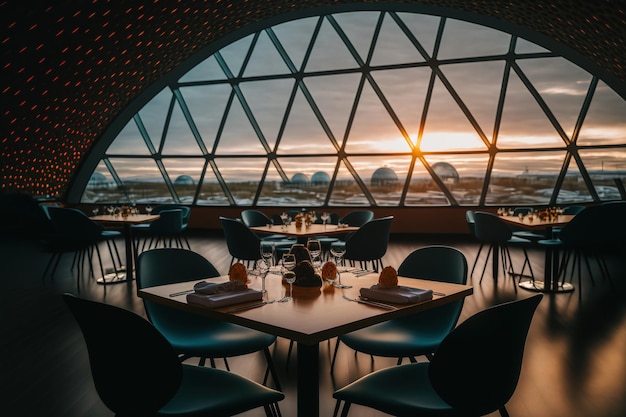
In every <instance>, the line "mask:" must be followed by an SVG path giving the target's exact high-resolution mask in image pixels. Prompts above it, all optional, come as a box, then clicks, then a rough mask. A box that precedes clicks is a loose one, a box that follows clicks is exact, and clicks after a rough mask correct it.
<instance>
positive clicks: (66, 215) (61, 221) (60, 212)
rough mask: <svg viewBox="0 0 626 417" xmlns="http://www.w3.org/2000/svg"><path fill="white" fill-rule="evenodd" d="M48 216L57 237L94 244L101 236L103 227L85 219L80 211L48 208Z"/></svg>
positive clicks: (66, 208) (85, 216) (84, 215)
mask: <svg viewBox="0 0 626 417" xmlns="http://www.w3.org/2000/svg"><path fill="white" fill-rule="evenodd" d="M47 211H48V215H49V216H50V220H51V221H52V224H53V225H54V229H55V233H56V234H57V236H59V237H61V238H63V239H67V240H71V241H77V242H95V241H97V240H99V239H100V238H101V236H102V230H104V227H103V226H102V225H101V224H99V223H96V222H94V221H92V220H90V219H89V217H87V215H86V214H85V213H83V212H82V211H80V210H78V209H75V208H70V207H48V210H47Z"/></svg>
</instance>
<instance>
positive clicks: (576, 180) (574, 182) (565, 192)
mask: <svg viewBox="0 0 626 417" xmlns="http://www.w3.org/2000/svg"><path fill="white" fill-rule="evenodd" d="M618 197H619V194H618ZM590 201H593V198H591V194H590V193H589V189H588V188H587V185H586V184H585V182H584V181H583V178H582V176H581V175H580V170H579V169H578V165H577V164H576V160H575V159H574V158H571V159H570V163H569V167H568V168H567V172H566V173H565V178H564V180H563V185H561V189H560V190H559V195H558V196H557V198H556V202H557V204H559V205H563V204H572V203H581V202H590Z"/></svg>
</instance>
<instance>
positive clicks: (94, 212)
mask: <svg viewBox="0 0 626 417" xmlns="http://www.w3.org/2000/svg"><path fill="white" fill-rule="evenodd" d="M99 211H100V210H99V209H98V207H96V208H94V209H93V210H91V212H92V213H93V215H94V216H97V215H98V212H99Z"/></svg>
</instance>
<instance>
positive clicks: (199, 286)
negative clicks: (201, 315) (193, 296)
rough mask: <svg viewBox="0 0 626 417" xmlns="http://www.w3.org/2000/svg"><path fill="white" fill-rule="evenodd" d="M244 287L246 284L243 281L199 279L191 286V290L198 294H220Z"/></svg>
mask: <svg viewBox="0 0 626 417" xmlns="http://www.w3.org/2000/svg"><path fill="white" fill-rule="evenodd" d="M244 289H246V285H245V284H244V282H243V281H228V282H221V283H216V282H206V281H201V282H198V283H196V284H194V286H193V290H194V291H195V292H197V293H200V294H221V293H225V292H232V291H240V290H244Z"/></svg>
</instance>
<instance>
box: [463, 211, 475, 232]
mask: <svg viewBox="0 0 626 417" xmlns="http://www.w3.org/2000/svg"><path fill="white" fill-rule="evenodd" d="M465 223H467V228H468V229H469V231H470V233H471V234H472V235H473V236H475V235H476V220H475V219H474V210H466V211H465Z"/></svg>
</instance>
